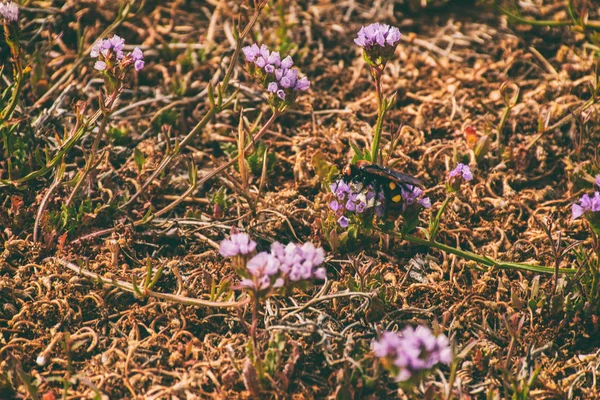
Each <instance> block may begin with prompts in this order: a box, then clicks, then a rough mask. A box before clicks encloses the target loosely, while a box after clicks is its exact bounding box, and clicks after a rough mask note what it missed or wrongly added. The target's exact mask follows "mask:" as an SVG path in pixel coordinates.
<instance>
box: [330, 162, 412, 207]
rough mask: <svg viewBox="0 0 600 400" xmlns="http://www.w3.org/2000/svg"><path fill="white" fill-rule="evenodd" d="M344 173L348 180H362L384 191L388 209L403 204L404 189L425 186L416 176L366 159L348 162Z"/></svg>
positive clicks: (408, 189)
mask: <svg viewBox="0 0 600 400" xmlns="http://www.w3.org/2000/svg"><path fill="white" fill-rule="evenodd" d="M342 175H343V176H344V178H345V179H344V180H346V181H350V182H361V183H362V184H363V185H371V186H373V188H374V189H375V191H376V192H379V191H383V194H384V197H385V203H386V209H393V208H396V207H394V205H400V204H402V189H404V190H405V191H409V192H410V191H412V190H413V189H414V188H415V187H419V188H422V187H423V182H421V180H419V179H417V178H415V177H414V176H411V175H408V174H405V173H403V172H400V171H396V170H394V169H391V168H387V167H384V166H383V165H379V164H374V163H372V162H370V161H366V160H361V161H357V162H356V164H348V165H347V166H346V167H344V169H343V171H342Z"/></svg>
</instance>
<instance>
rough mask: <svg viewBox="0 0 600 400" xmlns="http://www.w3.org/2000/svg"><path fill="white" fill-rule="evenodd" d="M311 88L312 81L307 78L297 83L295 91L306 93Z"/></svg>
mask: <svg viewBox="0 0 600 400" xmlns="http://www.w3.org/2000/svg"><path fill="white" fill-rule="evenodd" d="M308 88H310V81H309V80H308V78H307V77H303V78H300V79H298V80H297V81H296V86H294V90H296V91H299V90H300V91H305V90H308Z"/></svg>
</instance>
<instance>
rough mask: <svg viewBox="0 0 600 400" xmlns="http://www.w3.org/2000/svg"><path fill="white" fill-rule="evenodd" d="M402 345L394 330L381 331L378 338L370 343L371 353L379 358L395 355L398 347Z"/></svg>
mask: <svg viewBox="0 0 600 400" xmlns="http://www.w3.org/2000/svg"><path fill="white" fill-rule="evenodd" d="M401 345H402V340H401V339H400V336H398V335H397V334H396V333H394V332H388V331H386V332H383V334H382V335H381V338H380V339H379V340H374V341H373V342H372V343H371V349H372V350H373V354H375V356H376V357H379V358H387V357H396V356H397V355H398V349H399V348H400V346H401Z"/></svg>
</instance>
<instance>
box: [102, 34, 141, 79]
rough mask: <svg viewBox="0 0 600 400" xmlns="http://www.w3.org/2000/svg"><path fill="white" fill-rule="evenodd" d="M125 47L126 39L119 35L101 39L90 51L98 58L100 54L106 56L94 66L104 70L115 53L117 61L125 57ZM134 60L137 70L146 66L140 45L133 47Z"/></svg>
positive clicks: (131, 55)
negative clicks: (107, 61)
mask: <svg viewBox="0 0 600 400" xmlns="http://www.w3.org/2000/svg"><path fill="white" fill-rule="evenodd" d="M124 47H125V39H123V38H122V37H120V36H118V35H114V36H113V37H112V38H110V39H104V40H99V41H97V42H96V43H94V45H93V46H92V50H91V51H90V57H92V58H98V57H99V56H102V57H104V60H99V61H96V64H95V65H94V68H95V69H97V70H99V71H104V70H106V68H107V63H106V60H109V59H110V58H111V57H112V54H114V57H115V59H116V61H121V60H123V58H125V55H124V53H123V49H124ZM130 57H131V59H132V60H133V67H134V68H135V70H136V71H140V70H141V69H142V68H144V65H145V63H144V53H143V52H142V50H141V49H140V48H139V47H136V48H134V49H133V52H131V54H130Z"/></svg>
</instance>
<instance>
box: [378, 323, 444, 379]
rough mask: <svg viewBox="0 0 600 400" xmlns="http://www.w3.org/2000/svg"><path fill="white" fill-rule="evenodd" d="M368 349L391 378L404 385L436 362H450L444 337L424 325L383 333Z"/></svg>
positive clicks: (429, 368) (422, 373) (426, 371)
mask: <svg viewBox="0 0 600 400" xmlns="http://www.w3.org/2000/svg"><path fill="white" fill-rule="evenodd" d="M371 349H372V350H373V354H375V356H376V357H378V358H379V359H380V361H381V362H382V364H383V365H384V366H385V368H386V369H387V370H388V371H390V373H392V374H393V375H394V377H395V380H396V381H397V382H402V383H405V384H411V383H412V384H416V383H418V381H419V380H420V379H421V378H423V376H424V375H425V374H426V373H428V372H430V371H431V369H432V368H433V367H435V366H436V365H438V364H446V365H448V364H450V363H451V362H452V349H451V347H450V341H449V340H448V338H447V337H446V336H445V335H443V334H440V335H434V334H433V333H432V332H431V330H430V329H429V328H427V327H425V326H418V327H417V328H412V327H410V326H409V327H407V328H405V329H404V330H403V331H402V332H401V333H400V335H398V334H396V333H393V332H384V333H383V335H382V336H381V338H380V339H379V340H376V341H374V342H373V343H372V344H371Z"/></svg>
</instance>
